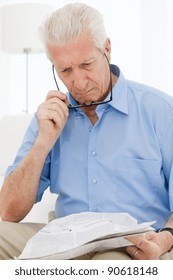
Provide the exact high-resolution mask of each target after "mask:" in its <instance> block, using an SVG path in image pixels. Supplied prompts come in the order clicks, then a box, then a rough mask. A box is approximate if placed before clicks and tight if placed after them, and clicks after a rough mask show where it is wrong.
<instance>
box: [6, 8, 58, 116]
mask: <svg viewBox="0 0 173 280" xmlns="http://www.w3.org/2000/svg"><path fill="white" fill-rule="evenodd" d="M51 11H52V7H51V6H50V5H46V4H37V3H20V4H13V5H7V6H3V7H2V8H1V50H2V51H3V52H7V53H16V54H21V53H23V54H25V56H26V105H25V110H24V111H25V113H28V108H29V106H28V105H29V104H28V101H29V100H28V98H29V96H28V93H29V92H28V81H29V79H28V55H29V54H30V53H41V52H43V51H44V50H43V47H42V45H41V42H40V41H39V38H38V33H37V32H38V27H39V26H40V24H41V22H42V21H43V19H44V18H45V16H46V15H47V14H48V13H50V12H51Z"/></svg>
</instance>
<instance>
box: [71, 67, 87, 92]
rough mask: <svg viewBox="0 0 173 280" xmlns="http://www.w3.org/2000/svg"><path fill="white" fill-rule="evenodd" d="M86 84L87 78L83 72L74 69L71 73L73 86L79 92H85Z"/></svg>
mask: <svg viewBox="0 0 173 280" xmlns="http://www.w3.org/2000/svg"><path fill="white" fill-rule="evenodd" d="M87 83H88V78H87V75H86V73H85V71H84V70H82V69H75V70H74V71H73V85H74V87H75V88H76V89H78V90H80V91H85V89H86V87H87Z"/></svg>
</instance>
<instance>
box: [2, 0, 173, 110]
mask: <svg viewBox="0 0 173 280" xmlns="http://www.w3.org/2000/svg"><path fill="white" fill-rule="evenodd" d="M77 1H78V2H86V3H88V4H91V5H92V6H94V7H96V8H98V9H99V10H100V11H101V12H102V13H103V14H104V18H105V24H106V28H107V31H108V32H107V33H108V36H109V37H110V38H111V41H112V62H114V63H115V64H117V65H118V66H119V67H120V68H121V70H122V71H123V73H124V74H125V76H126V77H127V78H129V79H133V80H137V81H139V82H143V83H147V84H150V85H152V86H155V87H158V88H160V89H162V90H164V91H167V92H169V93H170V94H172V95H173V85H172V74H173V66H172V65H173V39H172V34H173V17H172V14H173V0H95V1H93V0H86V1H79V0H77ZM77 1H70V0H69V1H68V0H64V1H61V0H58V1H56V0H50V1H34V0H32V1H24V0H23V1H14V0H13V1H12V0H11V1H10V0H7V1H3V0H0V6H2V5H4V4H8V3H16V2H37V3H47V4H52V5H53V6H54V8H58V7H60V6H62V5H64V4H66V3H69V2H77ZM54 88H55V85H54V81H53V78H52V73H51V65H50V62H49V61H48V60H47V58H46V56H45V55H44V54H39V55H37V54H32V55H30V57H29V95H30V98H29V111H30V112H33V111H35V110H36V108H37V106H38V104H39V103H40V102H42V101H43V100H44V98H45V96H46V94H47V91H48V90H49V89H54ZM24 108H25V57H24V55H12V54H8V55H7V54H3V53H0V116H2V115H3V114H6V113H8V114H9V113H10V114H15V113H22V111H23V109H24Z"/></svg>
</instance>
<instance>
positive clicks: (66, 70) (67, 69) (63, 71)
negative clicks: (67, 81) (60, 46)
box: [61, 68, 69, 73]
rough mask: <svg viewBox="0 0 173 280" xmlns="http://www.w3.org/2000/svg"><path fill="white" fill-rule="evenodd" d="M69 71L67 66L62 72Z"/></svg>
mask: <svg viewBox="0 0 173 280" xmlns="http://www.w3.org/2000/svg"><path fill="white" fill-rule="evenodd" d="M68 71H69V68H66V69H63V70H62V71H61V72H62V73H66V72H68Z"/></svg>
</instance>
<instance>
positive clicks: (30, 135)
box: [5, 114, 50, 202]
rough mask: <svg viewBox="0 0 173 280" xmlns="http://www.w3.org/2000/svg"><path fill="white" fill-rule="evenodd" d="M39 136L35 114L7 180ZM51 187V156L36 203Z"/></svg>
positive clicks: (40, 184)
mask: <svg viewBox="0 0 173 280" xmlns="http://www.w3.org/2000/svg"><path fill="white" fill-rule="evenodd" d="M37 134H38V121H37V114H35V115H34V117H33V119H32V120H31V122H30V124H29V126H28V128H27V130H26V133H25V135H24V137H23V141H22V144H21V146H20V148H19V150H18V151H17V154H16V157H15V159H14V162H13V164H12V165H11V166H9V167H8V168H7V170H6V173H5V178H6V177H7V176H8V175H9V174H10V173H11V172H13V171H14V170H15V169H16V167H17V166H18V165H19V164H20V162H21V160H22V159H23V158H24V157H25V156H26V154H27V153H28V152H29V150H30V149H31V147H32V145H33V144H34V142H35V139H36V137H37ZM49 185H50V155H48V156H47V158H46V161H45V164H44V167H43V170H42V173H41V177H40V182H39V187H38V193H37V198H36V202H39V201H41V199H42V196H43V193H44V191H45V190H46V189H47V188H48V187H49Z"/></svg>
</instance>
